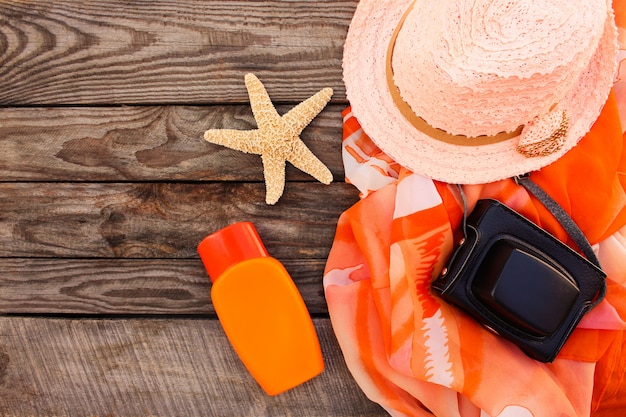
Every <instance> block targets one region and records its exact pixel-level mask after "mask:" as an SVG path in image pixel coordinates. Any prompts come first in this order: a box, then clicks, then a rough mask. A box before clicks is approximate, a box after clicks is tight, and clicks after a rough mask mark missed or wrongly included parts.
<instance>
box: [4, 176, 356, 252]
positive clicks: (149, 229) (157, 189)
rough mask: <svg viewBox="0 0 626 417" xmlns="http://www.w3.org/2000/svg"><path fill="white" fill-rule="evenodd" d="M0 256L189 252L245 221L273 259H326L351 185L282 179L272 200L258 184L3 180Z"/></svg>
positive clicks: (349, 201)
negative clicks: (216, 233) (280, 190)
mask: <svg viewBox="0 0 626 417" xmlns="http://www.w3.org/2000/svg"><path fill="white" fill-rule="evenodd" d="M0 195H2V199H0V257H55V256H56V257H69V258H79V257H80V258H88V257H96V258H102V257H105V258H192V257H193V258H195V257H196V256H197V253H196V247H197V244H198V243H199V242H200V241H201V240H202V239H203V238H204V237H205V236H206V235H207V234H209V233H212V232H214V231H216V230H218V229H220V228H222V227H224V226H227V225H228V224H231V223H234V222H236V221H252V222H253V223H255V225H256V226H257V229H258V231H259V234H260V235H261V238H262V239H263V241H264V243H265V245H266V247H267V249H268V251H269V252H270V254H271V255H272V256H274V257H276V258H278V259H280V260H285V259H305V258H308V259H324V258H326V256H327V255H328V251H329V248H330V245H331V243H332V239H333V237H334V234H335V226H336V224H337V219H338V218H339V215H340V214H341V212H343V211H344V210H345V209H346V208H348V207H349V206H350V205H352V204H353V203H354V202H355V201H356V200H357V198H358V197H357V193H356V191H355V189H354V187H352V186H351V185H347V184H345V183H334V184H330V185H323V184H320V183H308V182H307V183H293V182H292V183H289V184H287V188H286V190H285V194H284V195H283V197H282V198H281V200H280V201H279V202H278V203H277V204H276V205H275V206H267V205H266V204H265V186H264V185H263V184H262V183H197V184H187V183H111V184H108V183H0Z"/></svg>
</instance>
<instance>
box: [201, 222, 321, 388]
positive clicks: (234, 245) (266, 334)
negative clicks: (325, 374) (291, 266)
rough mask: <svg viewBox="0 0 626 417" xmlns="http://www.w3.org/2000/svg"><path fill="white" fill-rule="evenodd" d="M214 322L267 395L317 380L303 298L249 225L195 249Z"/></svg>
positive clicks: (316, 355)
mask: <svg viewBox="0 0 626 417" xmlns="http://www.w3.org/2000/svg"><path fill="white" fill-rule="evenodd" d="M198 253H199V254H200V258H201V259H202V262H203V263H204V266H205V268H206V270H207V272H208V274H209V277H210V278H211V281H213V286H212V288H211V299H212V300H213V305H214V306H215V311H216V313H217V316H218V318H219V320H220V322H221V324H222V327H223V328H224V331H225V332H226V335H227V336H228V339H229V340H230V343H231V344H232V346H233V348H234V349H235V351H236V352H237V354H238V355H239V357H240V358H241V361H242V362H243V363H244V365H245V366H246V368H248V370H249V371H250V373H251V374H252V376H253V377H254V378H255V379H256V381H257V382H258V383H259V385H261V387H262V388H263V390H265V392H266V393H267V394H269V395H276V394H279V393H281V392H283V391H286V390H288V389H290V388H293V387H295V386H296V385H299V384H301V383H303V382H305V381H308V380H309V379H311V378H313V377H315V376H316V375H318V374H320V373H321V372H322V371H323V370H324V361H323V359H322V351H321V349H320V345H319V341H318V339H317V334H316V333H315V328H314V326H313V322H312V321H311V317H310V316H309V312H308V311H307V308H306V306H305V304H304V301H303V300H302V296H301V295H300V292H299V291H298V288H297V287H296V285H295V284H294V282H293V280H292V279H291V277H290V276H289V273H288V272H287V270H286V269H285V267H284V266H283V265H282V264H281V263H280V262H279V261H278V260H276V259H274V258H272V257H270V256H269V255H268V253H267V250H266V249H265V246H264V245H263V242H262V241H261V239H260V237H259V235H258V233H257V231H256V229H255V228H254V225H253V224H252V223H249V222H241V223H235V224H232V225H230V226H227V227H225V228H223V229H221V230H219V231H217V232H215V233H214V234H212V235H209V236H207V237H206V238H205V239H204V240H202V242H200V244H199V245H198Z"/></svg>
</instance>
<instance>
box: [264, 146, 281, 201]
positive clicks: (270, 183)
mask: <svg viewBox="0 0 626 417" xmlns="http://www.w3.org/2000/svg"><path fill="white" fill-rule="evenodd" d="M261 158H262V160H263V175H265V202H266V203H267V204H276V202H277V201H278V199H279V198H280V197H281V196H282V195H283V191H284V189H285V160H284V159H282V158H278V157H272V156H269V155H262V156H261Z"/></svg>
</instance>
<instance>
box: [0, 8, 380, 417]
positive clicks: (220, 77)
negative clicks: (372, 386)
mask: <svg viewBox="0 0 626 417" xmlns="http://www.w3.org/2000/svg"><path fill="white" fill-rule="evenodd" d="M356 4H357V1H356V0H350V1H348V0H316V1H309V0H282V1H236V0H233V1H224V0H203V1H195V0H162V1H122V0H104V1H98V2H86V1H79V0H52V1H46V2H41V1H37V0H16V1H8V0H7V1H2V2H0V415H2V416H72V417H74V416H103V417H104V416H207V415H215V416H231V415H232V416H264V415H267V416H291V415H294V416H295V415H297V416H359V415H363V416H382V415H386V414H385V413H384V411H383V410H381V409H380V407H378V406H377V405H376V404H374V403H372V402H370V401H369V400H368V399H367V398H365V396H364V395H363V394H362V392H361V391H360V389H359V388H358V387H357V386H356V384H355V383H354V382H353V380H352V377H351V376H350V374H349V372H348V370H347V368H346V366H345V363H344V361H343V358H342V356H341V352H340V350H339V347H338V345H337V341H336V339H335V337H334V334H333V331H332V327H331V324H330V320H329V318H328V311H327V307H326V303H325V300H324V296H323V288H322V282H321V279H322V273H323V268H324V264H325V259H326V256H327V255H328V251H329V249H330V245H331V243H332V239H333V235H334V229H335V225H336V222H337V218H338V216H339V215H340V213H341V212H342V211H343V210H345V209H346V208H347V207H349V206H350V205H352V204H353V203H354V202H355V201H357V199H358V194H357V192H356V190H355V189H354V188H353V187H352V186H350V185H348V184H345V183H344V182H343V168H342V164H341V151H340V140H341V111H342V110H343V108H345V105H346V103H347V102H346V99H345V90H344V87H343V83H342V80H341V56H342V45H343V41H344V39H345V35H346V32H347V28H348V25H349V22H350V19H351V17H352V14H353V12H354V9H355V7H356ZM247 72H253V73H255V74H256V75H257V76H258V77H259V78H260V79H261V80H262V82H263V83H264V84H265V85H266V87H267V90H268V92H269V94H270V96H271V97H272V99H273V100H274V102H275V103H276V104H277V109H278V111H279V113H281V114H282V113H284V112H286V111H287V110H288V109H289V108H291V107H293V106H294V105H295V104H297V103H298V102H300V101H302V100H304V99H306V98H308V97H309V96H310V95H312V94H314V93H315V92H317V91H318V90H320V89H321V88H323V87H332V88H333V89H334V91H335V94H334V96H333V101H332V103H331V104H330V105H329V106H328V107H327V108H326V109H325V110H324V111H323V112H322V113H321V114H320V115H319V116H318V117H317V118H316V119H315V120H314V121H313V123H312V124H311V125H310V126H309V127H307V128H306V129H305V131H304V132H303V134H302V138H303V140H304V141H305V143H307V145H308V146H309V147H310V148H311V149H312V151H313V152H314V153H315V154H316V155H318V157H319V158H320V159H321V160H322V161H323V162H324V163H325V164H327V165H328V166H329V168H330V169H331V171H332V172H333V176H334V179H335V181H334V182H333V183H332V184H331V185H329V186H325V185H322V184H320V183H318V182H315V181H314V180H313V179H312V178H311V177H309V176H308V175H306V174H304V173H301V172H299V171H298V170H296V169H294V168H293V167H291V166H288V168H287V181H288V182H287V185H286V189H285V194H284V195H283V197H282V198H281V200H280V201H279V202H278V204H276V206H267V205H266V204H265V202H264V201H265V197H264V195H265V191H264V184H263V174H262V168H261V161H260V158H259V157H258V156H255V155H245V154H242V153H240V152H236V151H232V150H229V149H226V148H223V147H220V146H217V145H212V144H209V143H207V142H205V141H204V140H202V134H203V132H204V130H206V129H210V128H223V127H227V128H233V129H253V128H255V127H256V126H255V121H254V118H253V117H252V113H251V110H250V108H249V104H248V97H247V93H246V90H245V86H244V83H243V77H244V75H245V73H247ZM236 221H252V222H254V223H255V224H256V226H257V228H258V230H259V233H260V235H261V237H262V238H263V240H264V242H265V244H266V246H267V248H268V251H269V252H270V254H271V255H272V256H274V257H276V258H278V259H279V260H281V261H282V262H283V263H284V265H285V266H286V268H287V270H288V271H289V272H290V273H291V275H292V277H293V279H294V281H295V282H296V284H297V285H298V288H299V289H300V291H301V292H302V294H303V297H304V299H305V302H306V304H307V307H308V308H309V311H310V312H311V314H312V315H313V316H314V317H315V325H316V329H317V331H318V335H319V337H320V341H321V344H322V349H323V354H324V359H325V363H326V370H325V372H324V373H323V374H322V375H321V376H319V377H318V378H316V379H314V380H312V381H310V382H308V383H306V384H304V385H302V386H299V387H297V388H295V389H293V390H291V391H289V392H287V393H285V394H281V395H279V396H277V397H268V396H267V395H265V394H264V393H263V391H262V390H261V389H260V388H259V387H258V386H257V385H256V383H255V382H254V380H253V379H252V378H251V377H250V376H249V374H248V373H247V372H246V371H245V369H244V368H243V367H242V365H241V363H240V362H239V361H238V359H237V357H236V355H235V354H234V353H233V351H232V349H231V347H230V345H229V344H228V341H227V340H226V337H225V335H224V333H223V331H222V329H221V327H220V325H219V322H218V321H217V319H216V317H215V314H214V310H213V307H212V304H211V300H210V296H209V292H210V283H209V280H208V278H207V276H206V273H205V271H204V269H203V267H202V265H201V262H200V260H199V258H198V256H197V254H196V245H197V244H198V242H199V241H200V240H201V239H202V237H204V236H205V235H206V234H208V233H211V232H213V231H215V230H217V229H219V228H221V227H223V226H226V225H228V224H230V223H233V222H236Z"/></svg>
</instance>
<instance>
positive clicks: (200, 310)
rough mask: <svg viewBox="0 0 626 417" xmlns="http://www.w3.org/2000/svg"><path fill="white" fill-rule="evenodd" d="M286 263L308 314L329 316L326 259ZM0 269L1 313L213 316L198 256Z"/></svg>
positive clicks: (10, 263) (7, 262)
mask: <svg viewBox="0 0 626 417" xmlns="http://www.w3.org/2000/svg"><path fill="white" fill-rule="evenodd" d="M282 263H283V265H284V266H285V268H286V269H287V271H288V272H289V275H290V276H291V278H292V279H293V281H294V282H295V283H296V285H297V287H298V290H299V291H300V294H302V298H303V299H304V302H305V304H306V306H307V309H308V310H309V313H311V314H313V315H316V316H319V315H327V314H328V307H327V305H326V300H325V298H324V288H323V286H322V277H323V273H324V266H325V264H326V262H325V260H324V259H302V260H285V261H283V262H282ZM0 271H2V274H1V276H0V313H2V314H26V315H28V314H53V315H63V314H73V315H102V314H104V315H109V316H110V315H115V314H119V315H125V316H127V315H132V314H140V315H160V316H162V315H177V316H178V315H214V314H215V309H214V308H213V304H212V302H211V297H210V291H211V284H210V280H209V278H208V276H207V274H206V271H205V270H204V267H203V266H202V262H201V261H200V259H199V258H197V259H58V258H0ZM0 415H1V414H0Z"/></svg>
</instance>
